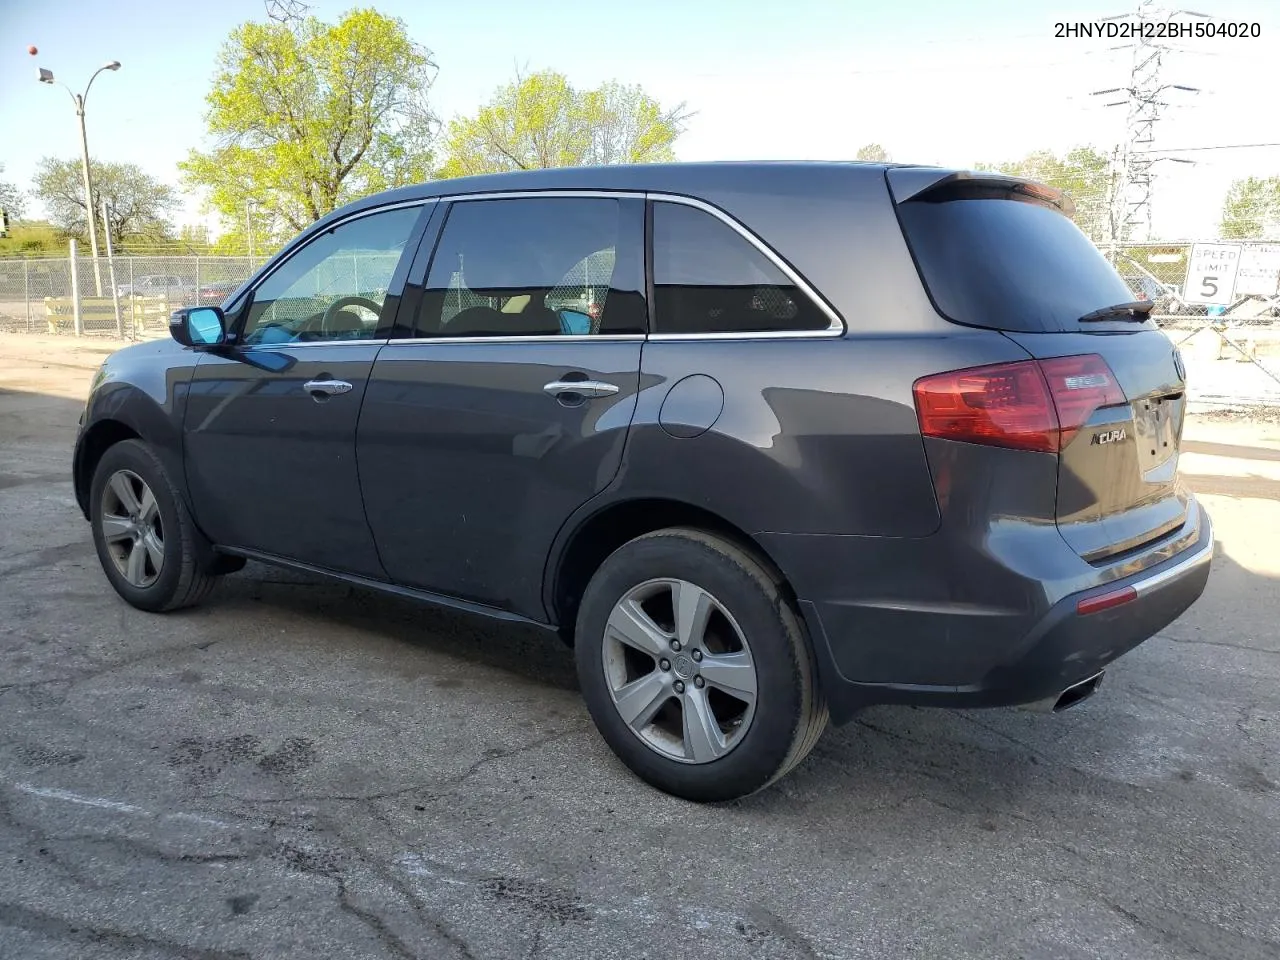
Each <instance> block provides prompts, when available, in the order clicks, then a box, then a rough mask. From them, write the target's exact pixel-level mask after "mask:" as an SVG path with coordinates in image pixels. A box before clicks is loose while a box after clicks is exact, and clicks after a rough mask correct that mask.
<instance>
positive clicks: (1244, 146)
mask: <svg viewBox="0 0 1280 960" xmlns="http://www.w3.org/2000/svg"><path fill="white" fill-rule="evenodd" d="M1255 147H1280V143H1219V144H1214V145H1213V146H1208V147H1168V148H1166V149H1164V150H1135V151H1134V153H1190V152H1191V151H1193V150H1252V149H1254V148H1255Z"/></svg>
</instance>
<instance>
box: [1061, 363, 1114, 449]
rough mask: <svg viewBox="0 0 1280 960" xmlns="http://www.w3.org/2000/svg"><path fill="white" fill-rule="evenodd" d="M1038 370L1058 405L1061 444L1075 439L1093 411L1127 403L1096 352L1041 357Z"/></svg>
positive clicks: (1107, 367) (1109, 371)
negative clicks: (1072, 355)
mask: <svg viewBox="0 0 1280 960" xmlns="http://www.w3.org/2000/svg"><path fill="white" fill-rule="evenodd" d="M1040 369H1041V370H1043V371H1044V376H1045V379H1046V380H1048V381H1049V392H1050V393H1052V394H1053V404H1054V406H1055V407H1057V408H1058V423H1059V425H1060V427H1061V429H1062V446H1063V447H1065V446H1066V445H1067V444H1069V443H1070V442H1071V441H1072V440H1074V439H1075V436H1076V434H1077V433H1079V432H1080V428H1081V427H1083V426H1084V425H1085V424H1086V423H1088V422H1089V418H1090V417H1091V416H1093V412H1094V411H1095V410H1097V409H1099V408H1101V407H1111V406H1115V405H1116V404H1120V403H1126V402H1127V401H1126V399H1125V395H1124V391H1123V390H1121V389H1120V384H1119V383H1117V382H1116V378H1115V374H1113V373H1112V372H1111V368H1110V367H1109V366H1107V361H1105V360H1103V359H1102V358H1101V357H1100V356H1098V355H1097V354H1096V353H1087V354H1085V355H1084V356H1080V357H1054V358H1053V359H1052V360H1041V361H1040Z"/></svg>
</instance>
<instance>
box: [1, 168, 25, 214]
mask: <svg viewBox="0 0 1280 960" xmlns="http://www.w3.org/2000/svg"><path fill="white" fill-rule="evenodd" d="M0 173H4V164H3V163H0ZM0 209H3V210H4V211H5V212H6V213H8V214H9V219H10V220H18V219H20V218H21V217H22V215H23V214H24V213H26V212H27V198H26V197H25V196H23V194H22V191H21V190H19V189H18V188H17V187H15V186H14V185H13V184H12V183H9V182H7V181H4V180H0Z"/></svg>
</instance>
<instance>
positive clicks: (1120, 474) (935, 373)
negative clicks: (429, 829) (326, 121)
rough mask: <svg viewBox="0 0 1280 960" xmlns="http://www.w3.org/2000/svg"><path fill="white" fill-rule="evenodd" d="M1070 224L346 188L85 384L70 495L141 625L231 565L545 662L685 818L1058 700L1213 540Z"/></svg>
mask: <svg viewBox="0 0 1280 960" xmlns="http://www.w3.org/2000/svg"><path fill="white" fill-rule="evenodd" d="M1069 212H1070V205H1069V202H1068V201H1067V200H1066V199H1065V198H1064V197H1063V196H1062V195H1061V194H1059V193H1057V192H1055V191H1053V190H1050V189H1047V188H1045V187H1043V186H1040V185H1037V184H1034V183H1028V182H1026V181H1023V180H1019V179H1015V178H1010V177H1005V176H999V175H992V174H977V173H970V172H964V171H953V170H945V169H937V168H930V167H918V166H903V165H885V164H854V163H815V164H800V163H795V164H792V163H761V164H756V163H725V164H674V165H653V166H636V167H600V168H591V169H559V170H540V171H532V172H527V173H518V174H510V175H502V176H489V177H478V178H468V179H460V180H446V181H440V182H435V183H429V184H425V185H421V186H415V187H409V188H404V189H399V190H395V191H392V192H388V193H384V194H380V195H377V196H371V197H368V198H366V199H363V200H360V201H358V202H356V203H354V204H352V205H350V206H348V207H345V208H343V209H341V210H338V211H336V212H335V213H332V214H330V215H328V216H326V217H324V218H323V219H322V220H320V221H319V222H317V223H316V224H315V225H314V226H312V227H311V228H309V229H308V230H306V231H305V232H304V233H303V234H302V235H301V236H299V237H298V238H297V239H295V240H294V241H293V242H291V243H290V244H289V245H288V246H287V247H286V248H285V249H284V250H282V251H281V252H280V253H279V254H278V255H277V256H276V257H275V258H273V259H272V260H271V262H269V263H268V264H267V265H266V266H265V267H263V269H262V270H261V271H260V272H259V273H258V274H257V275H256V276H255V277H254V278H253V279H252V280H251V281H250V282H249V283H248V284H246V285H245V286H244V287H243V288H242V289H241V290H240V291H239V292H238V293H237V294H236V295H235V296H234V297H233V298H232V299H230V300H228V302H227V303H226V305H225V306H224V307H222V308H217V307H193V308H189V309H185V310H180V311H177V312H176V313H175V314H174V315H173V319H172V323H171V332H172V334H173V338H172V342H169V341H166V342H167V343H168V346H164V344H163V343H161V344H155V343H148V344H140V345H137V346H133V347H129V348H127V349H124V350H121V351H119V352H118V353H116V354H114V355H112V356H111V357H110V358H109V359H108V360H107V361H106V364H105V365H104V367H103V369H102V370H101V371H100V372H99V374H98V376H97V377H96V379H95V380H94V385H93V389H92V393H91V395H90V397H89V401H88V404H87V406H86V409H85V412H84V415H83V418H82V423H81V430H80V433H79V436H78V439H77V442H76V447H75V456H74V476H75V489H76V494H77V498H78V500H79V504H80V508H81V510H82V511H83V513H84V516H85V517H86V518H87V519H88V520H89V521H90V522H91V525H92V530H93V537H94V541H95V544H96V546H97V551H98V555H99V557H100V559H101V561H102V566H103V569H104V571H105V572H106V576H107V578H108V580H109V581H110V582H111V584H112V586H113V587H114V588H115V589H116V590H117V591H118V592H119V594H120V595H121V596H122V597H124V599H125V600H127V601H128V602H129V603H131V604H133V605H135V606H137V607H141V608H143V609H146V610H172V609H175V608H177V607H181V606H185V605H189V604H191V603H194V602H196V601H198V600H201V599H203V598H204V597H205V596H206V594H207V593H208V592H209V590H210V588H211V587H212V585H213V584H214V582H215V579H216V577H217V576H218V575H219V574H222V573H226V572H229V571H232V570H234V569H238V567H240V566H242V565H243V564H244V562H245V559H246V558H252V559H255V560H259V561H264V562H267V563H272V564H280V565H284V566H289V567H294V568H298V569H302V570H307V571H311V572H313V573H317V574H322V575H325V576H328V577H332V578H334V579H335V580H338V581H342V582H345V583H348V584H357V585H360V586H362V587H367V588H370V589H374V590H381V591H385V592H387V593H390V594H396V595H400V596H408V597H415V598H419V599H421V600H424V601H427V602H430V603H435V604H443V605H446V606H449V607H453V608H457V609H461V610H466V611H471V612H474V613H476V614H479V615H483V616H487V617H491V618H494V619H496V620H505V621H519V622H522V623H532V624H536V625H538V626H540V627H542V628H545V629H546V631H547V632H548V634H549V635H556V634H558V635H559V637H560V638H562V639H563V640H564V641H565V642H567V643H569V644H571V645H572V646H573V648H574V651H575V657H576V660H577V667H578V671H579V676H580V681H581V687H582V692H583V695H584V697H585V699H586V704H587V707H588V709H589V711H590V713H591V716H592V718H593V719H594V721H595V723H596V725H597V726H598V728H599V730H600V733H601V734H602V736H603V737H604V739H605V740H606V741H607V742H608V744H609V746H610V747H611V748H612V749H613V751H614V752H615V753H616V754H617V756H618V757H619V758H621V760H622V761H623V762H624V763H625V764H626V765H627V766H628V767H629V768H630V769H631V770H632V771H634V772H635V773H636V774H637V775H638V776H640V777H642V778H644V779H645V780H646V781H648V782H649V783H651V784H653V785H655V786H657V787H658V788H660V789H662V790H665V791H668V792H670V793H673V794H677V795H680V796H683V797H686V798H690V799H693V800H700V801H714V800H725V799H730V798H735V797H741V796H743V795H745V794H748V793H751V792H753V791H756V790H759V789H761V788H763V787H765V786H767V785H768V784H770V783H772V782H773V781H775V780H777V779H778V778H779V777H781V776H783V775H784V774H785V773H787V771H789V770H790V769H792V768H793V767H795V766H796V764H798V763H800V761H801V760H802V759H803V758H804V757H805V755H806V754H807V753H808V752H809V751H810V750H811V749H812V748H813V746H814V744H815V742H816V741H817V740H818V738H819V736H820V735H821V733H822V731H823V729H824V728H825V727H826V726H827V724H828V722H829V721H830V722H833V723H836V724H840V723H844V722H847V721H848V720H849V719H850V718H851V717H853V716H854V715H855V714H856V713H857V711H858V710H860V709H861V708H863V707H865V706H867V705H870V704H886V703H898V704H919V705H937V706H947V707H992V706H1006V705H1015V704H1021V705H1030V706H1033V707H1039V708H1041V709H1045V710H1053V709H1061V708H1064V707H1067V706H1070V705H1071V704H1073V703H1076V702H1078V701H1080V700H1082V699H1084V698H1085V697H1087V696H1089V695H1090V694H1091V693H1092V692H1093V691H1094V689H1095V688H1096V687H1097V685H1098V682H1099V680H1100V679H1101V677H1102V672H1103V669H1104V668H1105V667H1106V666H1107V665H1108V664H1109V663H1111V662H1112V661H1113V660H1115V659H1116V658H1117V657H1119V656H1120V655H1122V654H1123V653H1125V652H1126V651H1128V650H1130V649H1131V648H1133V647H1134V646H1136V645H1137V644H1139V643H1141V642H1142V641H1143V640H1144V639H1146V638H1147V637H1150V636H1151V635H1152V634H1154V633H1155V632H1156V631H1158V630H1160V629H1161V628H1163V627H1164V626H1165V625H1167V624H1168V623H1170V622H1171V621H1172V620H1173V619H1174V618H1176V617H1177V616H1178V615H1179V614H1181V613H1182V612H1183V611H1184V610H1185V609H1187V607H1188V606H1190V605H1191V604H1192V603H1193V602H1194V601H1195V600H1196V598H1197V597H1198V596H1199V595H1200V594H1201V592H1202V590H1203V589H1204V586H1205V583H1206V580H1207V578H1208V575H1209V562H1210V557H1211V555H1212V550H1213V536H1212V532H1211V527H1210V522H1209V517H1208V516H1207V514H1206V513H1205V512H1204V510H1203V509H1202V508H1201V507H1200V505H1199V504H1198V503H1197V502H1196V500H1195V498H1194V497H1193V496H1192V495H1191V493H1190V492H1189V491H1188V490H1187V488H1186V487H1185V486H1184V484H1183V483H1182V481H1181V480H1180V478H1179V473H1178V450H1179V444H1180V440H1181V435H1182V424H1183V417H1184V410H1185V393H1184V372H1183V367H1182V363H1181V359H1180V357H1179V355H1178V353H1177V351H1176V350H1175V349H1174V347H1173V345H1172V343H1171V342H1170V340H1169V339H1168V338H1167V337H1166V336H1165V334H1163V333H1162V332H1160V331H1159V330H1158V329H1156V327H1155V325H1154V324H1153V323H1152V322H1151V320H1149V319H1148V317H1147V315H1146V313H1145V311H1148V310H1150V307H1151V302H1150V301H1137V302H1132V301H1133V295H1132V293H1131V292H1130V291H1129V290H1128V288H1127V287H1126V286H1125V283H1124V281H1123V280H1122V279H1121V278H1120V276H1119V275H1118V274H1117V273H1116V272H1115V271H1114V270H1113V269H1112V268H1111V266H1110V265H1109V264H1108V263H1107V261H1106V260H1105V259H1104V258H1103V257H1102V256H1101V255H1100V254H1099V253H1098V251H1097V250H1096V249H1095V248H1094V247H1093V246H1092V245H1091V244H1090V243H1089V241H1088V240H1087V239H1086V238H1085V236H1084V235H1083V234H1082V233H1081V232H1080V231H1079V230H1078V229H1077V228H1076V227H1075V226H1074V225H1073V224H1072V222H1071V220H1070V219H1069V217H1068V216H1067V214H1068V213H1069Z"/></svg>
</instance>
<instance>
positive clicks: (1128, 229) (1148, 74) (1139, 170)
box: [1094, 0, 1207, 249]
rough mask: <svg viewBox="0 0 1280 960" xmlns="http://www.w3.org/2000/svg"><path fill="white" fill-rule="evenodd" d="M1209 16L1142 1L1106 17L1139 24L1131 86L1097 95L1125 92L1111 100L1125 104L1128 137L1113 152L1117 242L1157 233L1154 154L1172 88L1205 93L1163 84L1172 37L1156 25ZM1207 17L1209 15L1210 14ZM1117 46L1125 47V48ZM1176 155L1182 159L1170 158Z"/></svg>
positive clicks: (1112, 206) (1117, 104) (1113, 236)
mask: <svg viewBox="0 0 1280 960" xmlns="http://www.w3.org/2000/svg"><path fill="white" fill-rule="evenodd" d="M1182 16H1190V17H1205V14H1202V13H1193V12H1192V11H1190V10H1175V11H1169V10H1163V9H1161V8H1159V7H1157V6H1156V3H1155V0H1140V2H1139V4H1138V9H1137V11H1136V12H1134V13H1125V14H1120V15H1118V16H1114V17H1105V18H1104V19H1105V20H1129V21H1135V23H1134V27H1135V29H1134V36H1135V38H1136V39H1135V40H1134V42H1133V43H1132V44H1130V45H1129V46H1131V47H1132V49H1133V62H1132V65H1131V66H1130V69H1129V85H1128V86H1126V87H1112V88H1110V89H1108V90H1096V91H1094V96H1102V95H1104V94H1116V93H1119V94H1124V95H1125V96H1124V98H1123V99H1120V100H1115V101H1113V102H1111V103H1108V104H1107V106H1108V107H1125V108H1126V111H1125V112H1126V116H1125V137H1124V140H1123V141H1122V142H1121V144H1120V145H1119V146H1118V147H1117V148H1116V151H1115V153H1114V154H1113V169H1112V177H1111V180H1112V190H1111V202H1110V204H1109V206H1110V210H1109V214H1110V219H1111V223H1110V232H1111V243H1112V247H1113V249H1114V246H1115V244H1116V243H1117V242H1119V241H1122V240H1134V239H1141V240H1148V239H1150V237H1151V187H1152V181H1153V176H1152V170H1151V168H1152V165H1153V164H1154V163H1155V162H1156V161H1155V159H1154V158H1153V156H1152V151H1153V150H1154V149H1155V136H1156V124H1157V123H1159V121H1160V112H1161V110H1162V109H1163V108H1164V107H1168V106H1169V105H1170V104H1169V103H1168V102H1167V101H1165V100H1164V95H1165V92H1166V91H1168V90H1180V91H1183V92H1188V93H1199V92H1200V91H1199V90H1198V89H1197V88H1196V87H1188V86H1185V85H1184V84H1179V83H1161V82H1160V79H1161V78H1160V73H1161V69H1162V68H1163V67H1164V58H1165V54H1166V53H1167V52H1168V51H1169V49H1170V47H1169V44H1168V42H1167V41H1165V40H1163V39H1157V34H1160V33H1161V32H1162V31H1160V30H1159V29H1157V28H1156V26H1155V25H1156V24H1159V23H1164V22H1168V21H1172V20H1174V19H1176V18H1178V17H1182ZM1206 19H1207V18H1206ZM1117 49H1124V47H1119V48H1117ZM1169 159H1176V158H1169Z"/></svg>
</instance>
